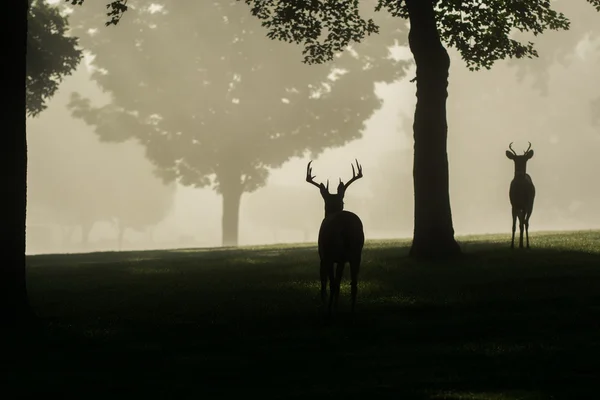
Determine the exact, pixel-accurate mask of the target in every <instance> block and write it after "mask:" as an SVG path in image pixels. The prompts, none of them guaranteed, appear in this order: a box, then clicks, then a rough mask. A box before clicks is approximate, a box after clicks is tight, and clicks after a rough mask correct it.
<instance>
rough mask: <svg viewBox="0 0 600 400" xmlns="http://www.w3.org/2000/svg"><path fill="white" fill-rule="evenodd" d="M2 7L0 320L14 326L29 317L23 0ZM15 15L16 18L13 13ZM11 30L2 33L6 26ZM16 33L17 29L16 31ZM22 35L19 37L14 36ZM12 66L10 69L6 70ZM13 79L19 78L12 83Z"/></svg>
mask: <svg viewBox="0 0 600 400" xmlns="http://www.w3.org/2000/svg"><path fill="white" fill-rule="evenodd" d="M12 4H14V6H13V7H14V8H13V7H8V6H7V10H6V11H7V13H10V15H11V17H12V19H13V23H12V24H4V27H5V28H4V29H5V30H4V31H3V33H4V35H3V36H4V37H5V38H6V41H5V46H6V47H8V49H5V53H6V54H8V55H7V60H10V61H9V62H8V61H7V62H6V65H7V66H8V68H9V70H8V71H6V72H5V74H3V77H4V78H3V79H4V85H3V87H4V88H5V98H6V99H8V101H7V102H6V103H5V105H4V111H5V112H4V117H5V120H4V122H5V127H6V130H5V131H6V135H4V143H3V145H2V146H1V148H0V160H1V161H0V163H1V165H0V170H1V171H2V185H1V187H2V199H3V203H4V206H3V216H4V219H3V221H2V223H1V224H0V246H1V254H2V262H1V263H0V324H2V325H9V326H10V325H14V324H15V323H17V322H21V321H24V320H27V319H29V317H32V316H33V314H32V311H31V308H30V307H29V301H28V299H27V286H26V271H25V261H26V260H25V234H26V228H25V223H26V213H27V127H26V113H25V111H26V100H25V82H26V77H27V75H26V65H27V64H26V62H27V61H26V60H27V17H28V15H29V1H21V2H12ZM19 15H20V17H19ZM15 24H16V26H15ZM7 29H8V30H10V31H11V32H13V33H12V34H11V33H10V32H7V31H6V30H7ZM15 32H16V33H15ZM19 32H20V33H19ZM20 35H23V36H20ZM11 67H12V68H14V70H12V69H10V68H11ZM15 82H21V83H20V84H16V83H15Z"/></svg>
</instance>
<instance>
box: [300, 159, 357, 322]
mask: <svg viewBox="0 0 600 400" xmlns="http://www.w3.org/2000/svg"><path fill="white" fill-rule="evenodd" d="M355 161H356V167H357V171H355V169H354V165H352V179H350V180H349V181H348V182H346V183H344V182H342V179H341V178H340V183H339V185H338V188H337V193H336V194H331V193H329V180H327V185H323V183H318V184H317V183H316V182H315V181H314V178H315V177H316V176H312V168H311V166H310V164H311V163H312V161H310V162H309V163H308V166H307V167H306V182H308V183H310V184H313V185H315V186H316V187H318V188H319V191H320V192H321V196H322V197H323V200H324V201H325V218H324V219H323V222H321V228H320V229H319V241H318V247H319V258H320V259H321V268H320V272H321V301H322V302H323V306H325V302H326V301H327V280H329V291H330V295H329V306H328V314H329V315H331V309H332V304H333V303H334V302H335V308H336V309H337V302H338V298H339V294H340V283H341V281H342V275H343V273H344V266H345V264H346V263H349V264H350V275H351V281H350V290H351V295H352V313H354V308H355V305H356V295H357V292H358V271H359V269H360V262H361V258H362V249H363V246H364V244H365V234H364V231H363V224H362V221H361V220H360V218H359V217H358V215H356V214H354V213H352V212H350V211H345V210H344V194H345V193H346V190H347V189H348V186H350V185H351V184H352V182H354V181H356V180H357V179H360V178H362V177H363V174H362V166H361V165H360V164H359V163H358V160H355ZM334 263H335V264H337V268H336V270H335V271H334V268H333V264H334Z"/></svg>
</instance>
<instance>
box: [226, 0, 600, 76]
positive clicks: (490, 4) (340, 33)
mask: <svg viewBox="0 0 600 400" xmlns="http://www.w3.org/2000/svg"><path fill="white" fill-rule="evenodd" d="M238 1H239V0H238ZM587 1H588V2H589V3H590V4H592V5H593V6H594V7H595V8H596V9H600V0H587ZM244 2H245V3H246V4H248V5H250V6H251V11H252V14H253V15H254V16H256V17H258V18H259V19H260V20H262V21H263V23H262V24H263V26H264V27H265V28H267V29H268V31H269V32H268V36H269V37H270V38H272V39H278V40H283V41H286V42H294V43H301V44H302V45H303V46H304V51H303V53H304V54H305V59H304V61H305V62H307V63H322V62H325V61H330V60H332V59H333V57H334V55H335V54H336V53H337V52H340V51H342V50H344V49H345V48H347V47H348V46H349V45H351V44H352V43H354V42H360V41H361V40H363V39H364V38H365V37H366V36H368V35H371V34H375V33H379V27H378V26H377V24H375V22H374V21H373V20H372V19H365V18H363V17H361V15H360V12H359V11H360V10H359V4H358V3H359V2H358V1H353V0H344V1H341V2H340V1H335V0H322V1H319V0H312V1H288V0H244ZM340 3H341V4H340ZM435 3H436V6H437V7H436V13H437V21H438V29H439V32H440V36H441V38H442V40H443V41H444V42H445V43H446V44H448V45H449V46H452V47H454V48H456V49H457V50H458V51H459V52H460V54H461V56H462V58H463V60H464V61H465V62H466V63H467V66H468V67H469V68H470V69H472V70H478V69H480V68H481V67H484V68H487V69H489V68H491V66H492V65H493V64H494V62H495V61H498V60H502V59H505V58H513V57H514V58H523V57H528V58H531V57H537V56H538V54H537V51H536V49H535V48H534V44H533V43H532V42H526V43H522V42H520V41H518V40H516V39H513V38H512V37H511V35H512V34H513V33H514V32H515V31H521V32H524V31H527V32H532V33H533V34H534V35H539V34H541V33H543V32H545V31H546V30H548V29H551V30H561V29H563V30H564V29H568V28H569V21H568V19H567V18H566V17H565V16H564V14H562V13H561V12H557V11H555V10H554V9H553V8H552V7H551V2H550V1H547V0H532V1H507V0H487V1H482V0H466V1H464V0H460V1H459V0H441V1H436V2H435ZM384 8H385V9H387V10H388V11H389V12H390V14H391V15H392V16H394V17H399V18H408V11H407V9H406V1H398V0H379V1H378V3H377V6H376V7H375V10H376V11H379V10H381V9H384Z"/></svg>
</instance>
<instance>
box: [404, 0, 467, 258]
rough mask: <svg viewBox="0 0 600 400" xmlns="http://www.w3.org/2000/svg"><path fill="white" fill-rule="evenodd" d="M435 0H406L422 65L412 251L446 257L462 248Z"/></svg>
mask: <svg viewBox="0 0 600 400" xmlns="http://www.w3.org/2000/svg"><path fill="white" fill-rule="evenodd" d="M434 3H435V1H434V0H407V1H406V5H407V7H408V12H409V18H410V32H409V35H408V40H409V45H410V50H411V51H412V53H413V56H414V58H415V64H416V66H417V105H416V109H415V120H414V125H413V130H414V139H415V155H414V167H413V178H414V190H415V226H414V234H413V243H412V247H411V249H410V255H411V256H412V257H418V258H434V257H441V258H446V257H450V256H455V255H459V254H460V252H461V251H460V247H459V246H458V243H457V242H456V240H455V239H454V228H453V226H452V213H451V210H450V195H449V182H448V154H447V151H446V142H447V136H448V124H447V121H446V98H447V97H448V70H449V69H450V57H449V56H448V52H447V51H446V49H445V48H444V46H443V45H442V42H441V40H440V36H439V33H438V30H437V26H436V22H435V14H434V8H433V7H434Z"/></svg>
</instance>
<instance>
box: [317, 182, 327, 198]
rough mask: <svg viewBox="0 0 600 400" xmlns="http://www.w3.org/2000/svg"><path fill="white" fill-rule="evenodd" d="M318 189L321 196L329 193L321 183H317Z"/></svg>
mask: <svg viewBox="0 0 600 400" xmlns="http://www.w3.org/2000/svg"><path fill="white" fill-rule="evenodd" d="M319 189H320V190H321V196H323V198H325V196H327V195H328V194H329V190H328V189H327V188H326V187H325V185H323V184H322V183H319Z"/></svg>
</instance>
